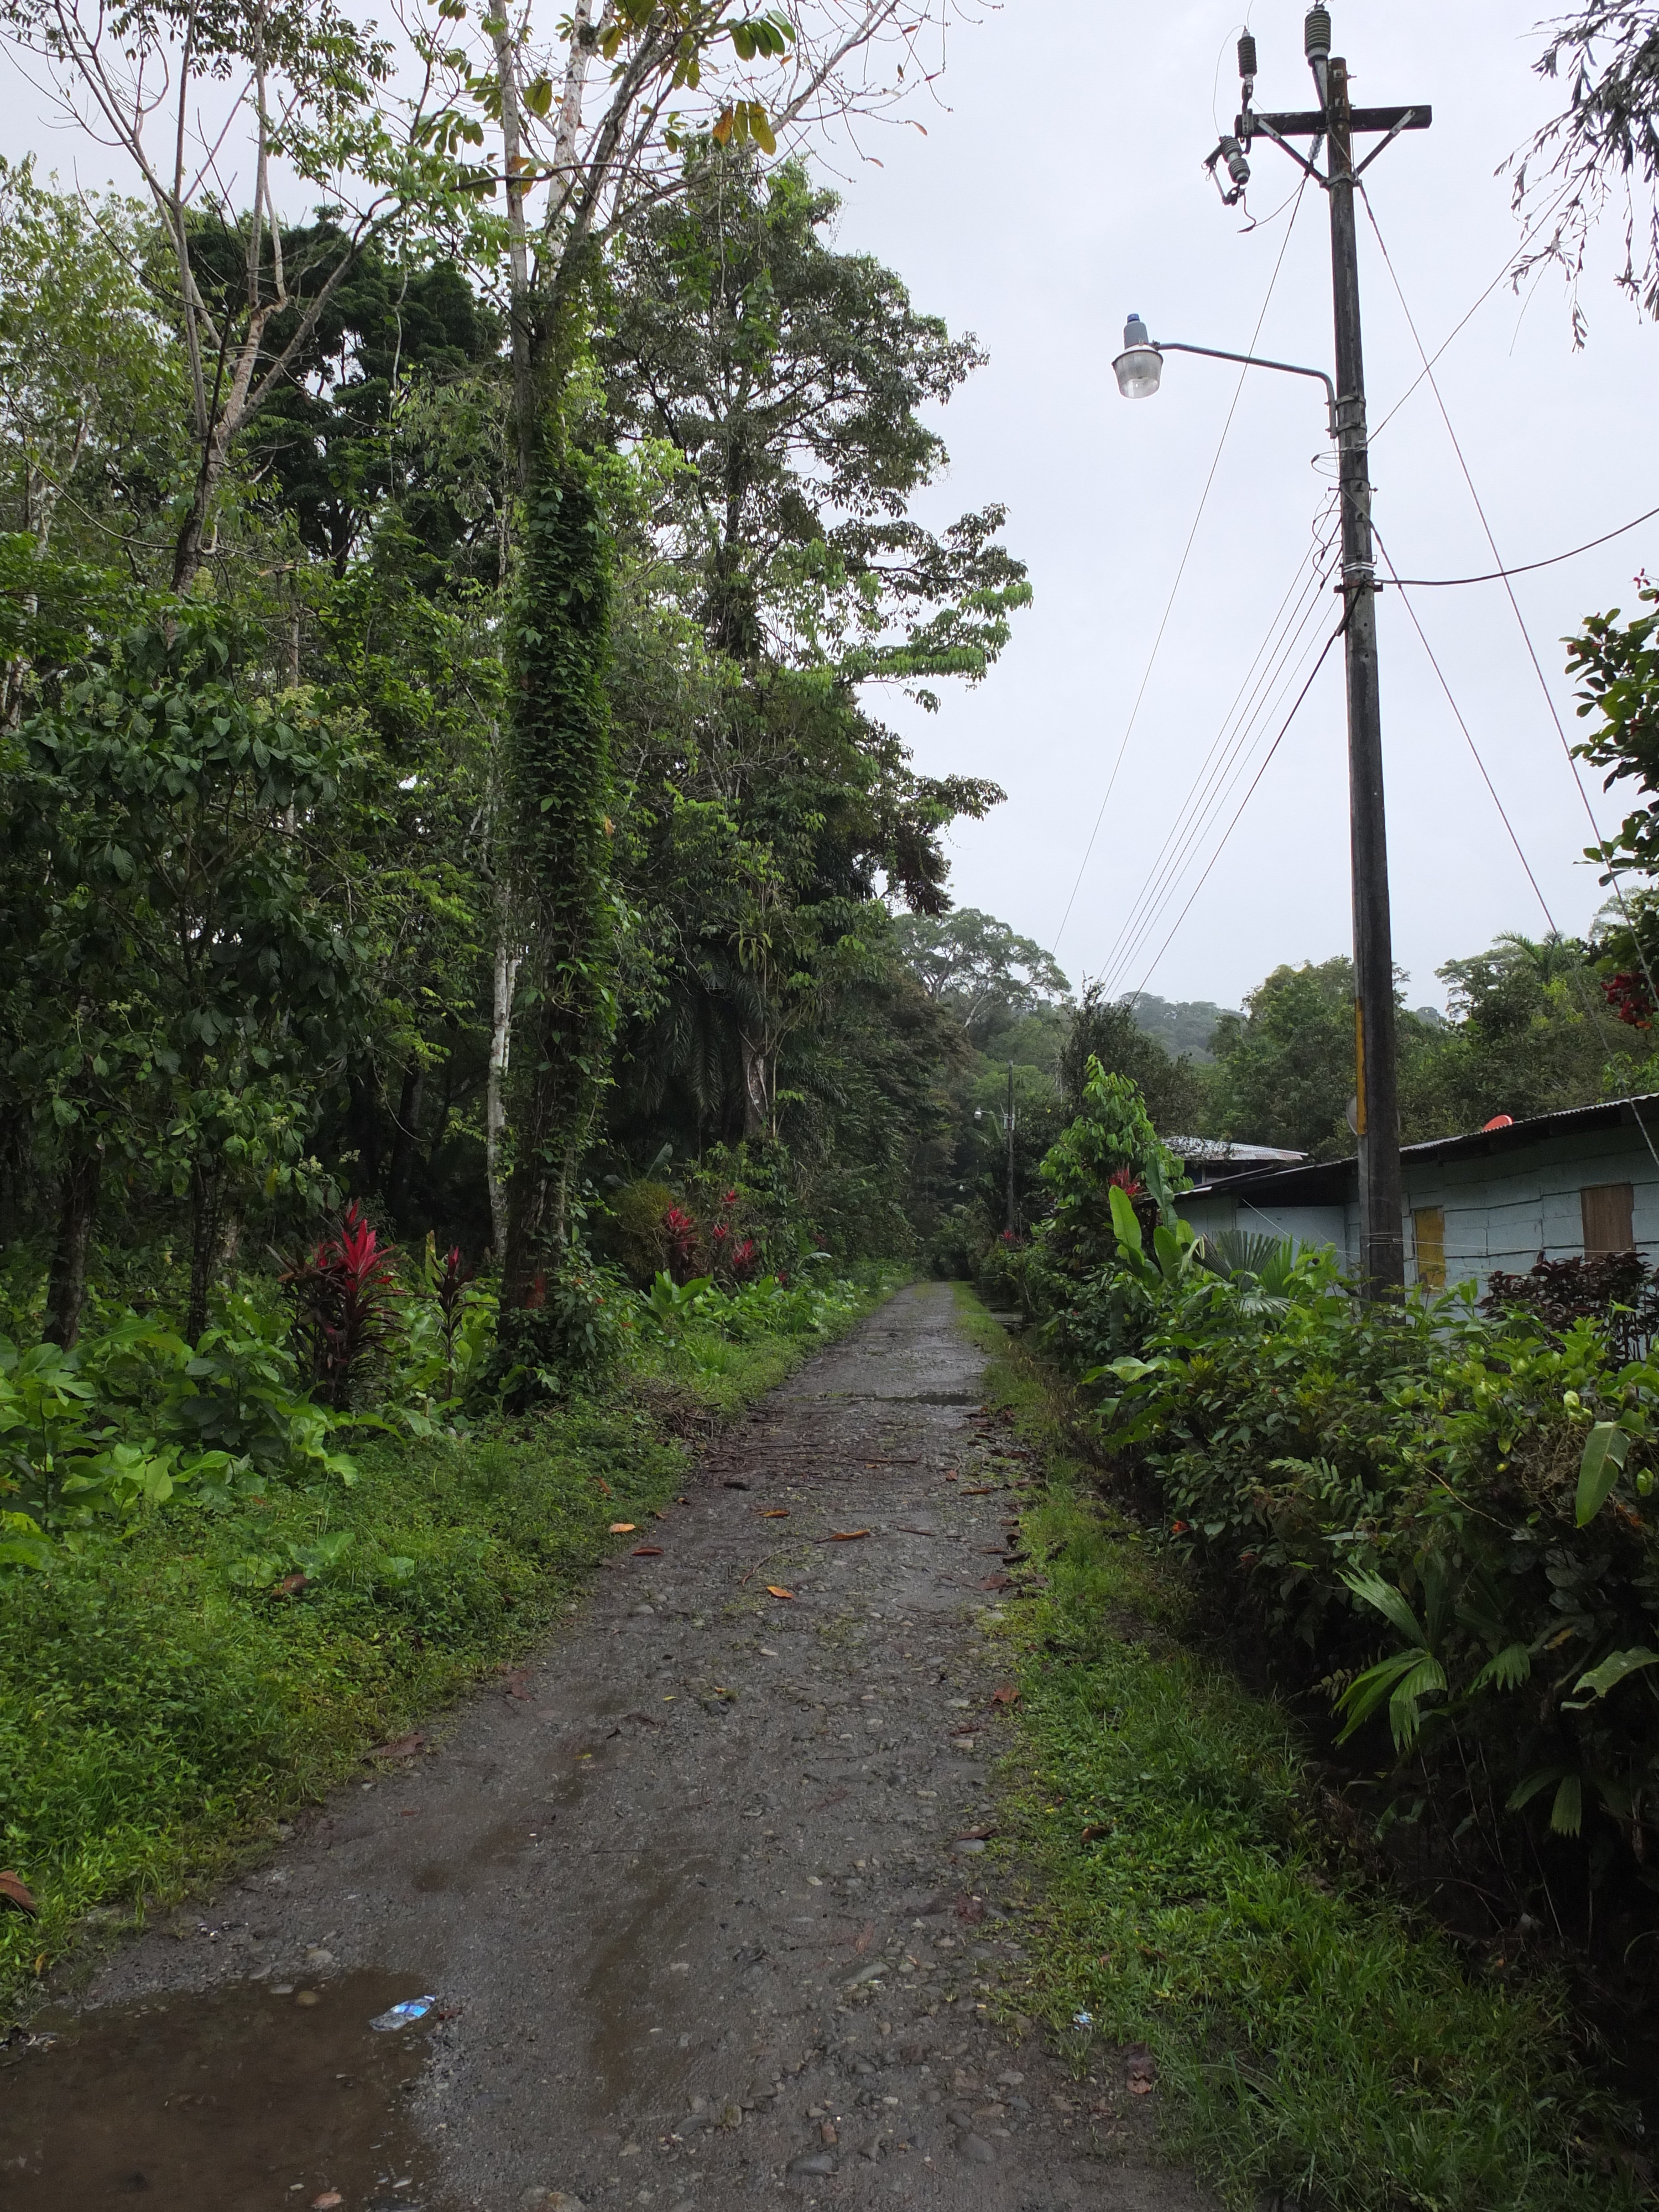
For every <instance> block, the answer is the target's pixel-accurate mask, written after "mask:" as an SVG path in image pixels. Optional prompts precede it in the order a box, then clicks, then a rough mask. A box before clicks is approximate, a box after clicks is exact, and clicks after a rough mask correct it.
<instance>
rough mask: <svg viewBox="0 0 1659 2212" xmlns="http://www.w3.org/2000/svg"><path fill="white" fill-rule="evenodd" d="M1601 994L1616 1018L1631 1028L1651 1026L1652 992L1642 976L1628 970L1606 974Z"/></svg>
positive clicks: (1644, 1028)
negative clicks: (1620, 973) (1624, 972)
mask: <svg viewBox="0 0 1659 2212" xmlns="http://www.w3.org/2000/svg"><path fill="white" fill-rule="evenodd" d="M1601 996H1602V997H1603V998H1604V999H1605V1000H1607V1006H1608V1008H1609V1010H1610V1011H1611V1012H1613V1014H1614V1015H1615V1016H1616V1017H1617V1018H1618V1019H1619V1020H1620V1021H1621V1022H1626V1023H1628V1024H1629V1025H1630V1027H1631V1028H1632V1029H1633V1030H1650V1029H1651V1028H1652V1027H1653V994H1652V993H1651V992H1650V990H1649V989H1648V986H1647V980H1646V978H1645V977H1644V976H1641V975H1635V974H1634V973H1630V972H1626V974H1624V975H1608V976H1607V977H1606V978H1604V980H1603V981H1602V984H1601Z"/></svg>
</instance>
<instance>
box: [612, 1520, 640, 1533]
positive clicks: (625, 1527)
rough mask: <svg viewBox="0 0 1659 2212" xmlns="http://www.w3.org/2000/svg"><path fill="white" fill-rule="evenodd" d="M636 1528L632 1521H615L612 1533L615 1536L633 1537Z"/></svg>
mask: <svg viewBox="0 0 1659 2212" xmlns="http://www.w3.org/2000/svg"><path fill="white" fill-rule="evenodd" d="M634 1529H635V1522H632V1521H613V1522H611V1534H612V1535H613V1536H631V1535H632V1534H633V1533H634Z"/></svg>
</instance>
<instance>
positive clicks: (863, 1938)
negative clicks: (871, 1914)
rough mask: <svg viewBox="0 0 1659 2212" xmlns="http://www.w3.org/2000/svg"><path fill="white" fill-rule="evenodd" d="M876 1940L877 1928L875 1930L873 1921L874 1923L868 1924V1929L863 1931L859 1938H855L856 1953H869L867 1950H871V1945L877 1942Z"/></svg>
mask: <svg viewBox="0 0 1659 2212" xmlns="http://www.w3.org/2000/svg"><path fill="white" fill-rule="evenodd" d="M875 1940H876V1928H875V1923H874V1922H873V1921H872V1922H870V1923H869V1924H868V1925H867V1926H866V1928H865V1929H863V1930H862V1932H861V1933H860V1935H859V1936H856V1937H854V1942H853V1948H854V1950H855V1951H867V1950H868V1949H869V1948H870V1946H871V1945H872V1943H873V1942H875Z"/></svg>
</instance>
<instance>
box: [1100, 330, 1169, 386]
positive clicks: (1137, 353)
mask: <svg viewBox="0 0 1659 2212" xmlns="http://www.w3.org/2000/svg"><path fill="white" fill-rule="evenodd" d="M1112 368H1113V369H1114V371H1115V374H1116V376H1117V388H1118V390H1119V391H1120V392H1121V393H1122V394H1123V397H1124V398H1126V399H1150V398H1152V394H1153V392H1156V391H1157V390H1158V385H1159V382H1160V381H1161V380H1162V378H1163V375H1164V356H1163V355H1162V354H1161V353H1160V352H1159V351H1158V348H1157V347H1156V346H1155V345H1154V344H1153V343H1152V338H1151V337H1150V336H1149V335H1148V333H1147V330H1146V324H1145V323H1143V322H1142V321H1141V319H1140V317H1139V315H1131V316H1130V318H1129V319H1128V321H1127V323H1125V325H1123V351H1122V352H1121V354H1119V356H1118V357H1117V359H1116V360H1115V362H1113V363H1112Z"/></svg>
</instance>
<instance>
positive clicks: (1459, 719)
mask: <svg viewBox="0 0 1659 2212" xmlns="http://www.w3.org/2000/svg"><path fill="white" fill-rule="evenodd" d="M1371 527H1372V529H1373V531H1374V532H1375V533H1376V543H1377V546H1378V549H1379V550H1380V551H1381V553H1382V555H1383V562H1384V563H1385V565H1386V566H1387V568H1388V571H1389V581H1390V582H1391V583H1392V584H1394V585H1395V586H1396V587H1397V588H1398V589H1399V592H1400V604H1401V606H1402V607H1404V609H1405V610H1406V612H1407V616H1408V617H1410V620H1411V625H1412V628H1413V629H1414V630H1415V631H1416V632H1417V638H1418V642H1419V645H1420V646H1421V647H1422V648H1423V650H1424V652H1425V653H1426V655H1427V656H1428V662H1429V665H1430V667H1431V668H1432V669H1433V671H1434V672H1435V675H1436V677H1437V678H1438V680H1439V684H1440V689H1441V690H1443V692H1444V693H1445V695H1446V704H1447V705H1448V706H1449V708H1451V710H1452V718H1453V720H1455V722H1456V724H1457V726H1458V728H1459V729H1460V730H1462V732H1463V742H1464V744H1466V745H1468V749H1469V751H1470V752H1471V754H1472V755H1473V756H1474V764H1475V766H1476V768H1478V769H1480V781H1482V783H1484V784H1485V785H1486V790H1487V793H1488V795H1489V796H1490V798H1491V799H1492V805H1494V806H1495V807H1496V808H1497V809H1498V820H1499V821H1500V822H1501V823H1503V825H1504V829H1507V830H1508V832H1509V837H1510V844H1511V845H1513V846H1514V848H1515V856H1516V860H1519V861H1520V863H1521V866H1522V868H1523V869H1524V870H1525V871H1526V877H1527V881H1528V883H1529V884H1531V885H1532V888H1533V891H1534V896H1536V898H1537V900H1538V903H1539V905H1540V906H1541V907H1542V908H1543V909H1544V919H1545V921H1547V922H1548V924H1549V926H1550V928H1551V929H1552V930H1553V932H1554V933H1555V935H1556V936H1558V937H1559V935H1560V934H1561V933H1560V931H1559V928H1557V927H1556V921H1555V916H1554V915H1553V914H1552V913H1551V912H1550V902H1549V901H1548V900H1547V898H1546V897H1545V896H1544V890H1543V886H1542V884H1541V883H1540V882H1539V880H1538V878H1537V877H1536V876H1535V875H1534V873H1533V866H1532V862H1531V861H1530V860H1528V858H1527V856H1526V854H1525V852H1524V851H1523V850H1522V845H1521V840H1520V838H1519V836H1517V835H1516V828H1515V824H1514V823H1512V822H1511V821H1510V817H1509V815H1508V814H1507V812H1506V811H1504V802H1503V800H1502V799H1500V798H1499V797H1498V787H1497V785H1496V784H1495V783H1494V782H1493V781H1492V775H1491V771H1490V770H1489V769H1487V766H1486V762H1485V761H1484V760H1483V759H1482V758H1481V756H1480V746H1479V745H1477V744H1475V742H1474V737H1473V736H1472V734H1471V733H1470V730H1469V726H1468V723H1467V722H1466V721H1465V720H1464V719H1463V714H1462V708H1460V707H1459V705H1458V703H1457V702H1456V700H1455V698H1454V697H1453V696H1452V688H1451V685H1450V684H1449V683H1448V682H1447V681H1446V672H1445V671H1444V669H1443V668H1442V667H1441V665H1440V663H1439V661H1438V660H1437V659H1436V657H1435V651H1434V647H1432V646H1431V644H1430V643H1429V641H1428V638H1427V636H1426V635H1425V632H1424V629H1423V625H1422V623H1420V622H1419V620H1418V619H1417V609H1416V608H1415V607H1414V606H1413V605H1412V603H1411V601H1410V599H1407V596H1406V587H1407V586H1409V585H1411V584H1413V582H1414V581H1415V579H1414V578H1413V577H1410V576H1400V575H1396V574H1395V566H1394V556H1393V555H1392V554H1391V553H1390V552H1389V549H1388V546H1387V545H1386V544H1384V542H1383V532H1381V531H1380V530H1377V529H1376V524H1375V523H1373V524H1372V526H1371Z"/></svg>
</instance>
